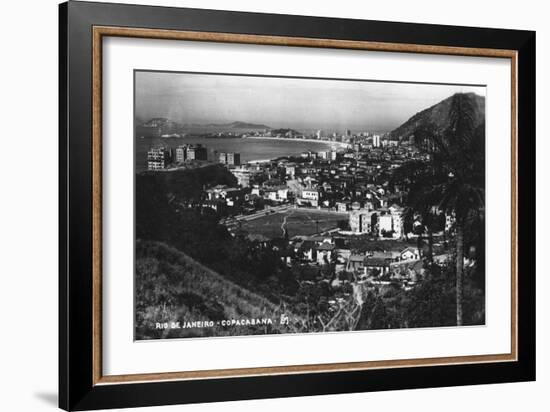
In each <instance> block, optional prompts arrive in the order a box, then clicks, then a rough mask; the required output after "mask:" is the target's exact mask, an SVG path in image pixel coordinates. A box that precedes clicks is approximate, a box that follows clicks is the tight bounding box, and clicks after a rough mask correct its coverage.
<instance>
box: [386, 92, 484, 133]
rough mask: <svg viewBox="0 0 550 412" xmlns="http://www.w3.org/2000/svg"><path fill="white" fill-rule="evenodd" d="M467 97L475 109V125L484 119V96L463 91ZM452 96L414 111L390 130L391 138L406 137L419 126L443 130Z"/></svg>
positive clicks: (447, 120) (446, 122)
mask: <svg viewBox="0 0 550 412" xmlns="http://www.w3.org/2000/svg"><path fill="white" fill-rule="evenodd" d="M464 96H465V97H466V98H467V99H471V100H473V102H474V104H475V107H476V110H475V119H474V121H475V126H476V127H477V126H479V125H480V124H481V123H482V122H483V121H484V120H485V97H483V96H479V95H477V94H475V93H465V94H464ZM452 99H453V96H451V97H448V98H447V99H445V100H442V101H441V102H439V103H437V104H435V105H433V106H431V107H429V108H427V109H425V110H422V111H421V112H419V113H416V114H415V115H414V116H412V117H411V118H410V119H409V120H407V121H406V122H405V123H403V124H402V125H401V126H399V127H398V128H397V129H395V130H394V131H392V132H390V138H391V139H392V140H403V139H408V138H409V137H410V136H411V135H414V132H415V130H416V129H417V128H418V127H419V126H428V125H432V126H434V127H435V129H436V130H443V129H445V128H446V127H447V126H448V125H449V109H450V108H451V102H452Z"/></svg>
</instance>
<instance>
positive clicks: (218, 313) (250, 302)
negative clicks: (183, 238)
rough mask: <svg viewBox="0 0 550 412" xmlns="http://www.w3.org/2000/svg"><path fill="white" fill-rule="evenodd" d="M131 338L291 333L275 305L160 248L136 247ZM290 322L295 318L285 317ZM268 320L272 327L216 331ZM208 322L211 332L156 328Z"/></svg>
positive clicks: (150, 243) (148, 244)
mask: <svg viewBox="0 0 550 412" xmlns="http://www.w3.org/2000/svg"><path fill="white" fill-rule="evenodd" d="M135 267H136V278H135V282H136V284H135V288H136V289H135V296H136V298H135V299H136V319H135V320H136V338H137V339H158V338H178V337H202V336H212V335H215V336H229V335H253V334H269V333H285V332H291V330H290V329H289V328H290V327H292V326H290V327H289V326H281V325H279V324H278V323H279V318H280V315H281V311H280V308H279V306H278V305H275V304H274V303H272V302H270V301H269V300H267V299H266V298H264V297H262V296H260V295H258V294H255V293H253V292H250V291H248V290H247V289H245V288H243V287H241V286H239V285H237V284H236V283H233V282H231V281H230V280H228V279H226V278H224V277H223V276H221V275H219V274H218V273H216V272H214V271H213V270H211V269H209V268H207V267H205V266H203V265H201V264H200V263H198V262H197V261H196V260H194V259H192V258H191V257H189V256H188V255H186V254H184V253H182V252H180V251H178V250H176V249H174V248H171V247H169V246H167V245H166V244H164V243H161V242H154V241H141V240H138V241H137V242H136V266H135ZM285 313H286V314H287V315H288V316H289V317H290V318H291V319H295V318H296V317H295V316H294V315H292V314H290V313H289V312H288V310H287V311H286V312H285ZM262 318H270V319H272V321H273V324H272V325H267V326H266V325H263V326H232V327H223V326H218V325H217V322H221V321H222V320H231V319H239V320H242V319H249V320H252V319H262ZM176 321H180V322H187V321H189V322H192V321H203V322H204V321H213V322H214V324H215V325H216V326H215V327H213V328H210V327H205V328H190V329H184V328H181V329H164V330H158V329H156V328H155V324H156V322H176Z"/></svg>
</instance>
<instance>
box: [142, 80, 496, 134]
mask: <svg viewBox="0 0 550 412" xmlns="http://www.w3.org/2000/svg"><path fill="white" fill-rule="evenodd" d="M135 76H136V77H135V102H136V108H135V110H136V117H137V118H139V119H141V120H142V121H147V120H149V119H151V118H153V117H166V118H169V119H170V120H173V121H176V122H179V123H200V124H208V123H231V122H234V121H243V122H248V123H259V124H264V125H267V126H269V127H272V128H292V129H296V130H299V131H300V130H317V129H321V130H328V131H344V130H346V129H350V130H352V131H390V130H393V129H394V128H396V127H398V126H399V125H401V124H402V123H403V122H405V121H406V120H408V119H409V118H410V117H411V116H413V115H414V114H415V113H417V112H419V111H421V110H424V109H426V108H428V107H430V106H432V105H434V104H436V103H438V102H440V101H441V100H444V99H446V98H447V97H449V96H451V95H453V94H454V93H458V92H474V93H477V94H479V95H482V96H484V95H485V87H481V86H465V85H439V84H414V83H388V82H374V81H357V80H334V79H329V80H326V79H303V78H301V79H297V78H281V77H258V76H240V75H238V76H234V75H220V74H197V73H168V72H144V71H138V72H136V73H135Z"/></svg>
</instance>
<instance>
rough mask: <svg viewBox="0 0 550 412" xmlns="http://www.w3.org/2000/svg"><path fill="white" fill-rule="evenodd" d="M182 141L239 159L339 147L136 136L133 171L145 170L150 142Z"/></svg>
mask: <svg viewBox="0 0 550 412" xmlns="http://www.w3.org/2000/svg"><path fill="white" fill-rule="evenodd" d="M184 144H202V145H203V146H205V147H206V148H207V151H208V160H213V161H215V160H217V156H216V153H217V152H235V153H240V154H241V163H244V162H249V161H253V160H266V159H275V158H277V157H282V156H299V155H300V153H302V152H305V151H308V150H311V151H315V152H319V151H325V150H331V149H339V148H340V146H339V145H338V144H335V143H331V142H315V141H313V142H312V141H307V142H303V141H300V140H292V139H284V140H275V139H270V138H266V139H262V138H251V139H248V138H238V137H236V138H215V137H193V136H189V137H184V138H171V137H169V138H157V137H144V138H138V139H136V172H141V171H144V170H147V150H149V148H150V147H151V146H159V145H163V146H166V147H171V148H176V147H178V146H181V145H184Z"/></svg>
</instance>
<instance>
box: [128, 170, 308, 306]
mask: <svg viewBox="0 0 550 412" xmlns="http://www.w3.org/2000/svg"><path fill="white" fill-rule="evenodd" d="M232 179H234V177H233V175H231V173H229V172H228V171H227V170H226V169H225V168H223V167H220V166H217V165H216V166H208V167H203V168H199V169H193V170H185V171H178V172H170V173H144V174H138V175H137V176H136V238H137V239H142V240H156V241H161V242H165V243H167V244H169V245H172V246H174V247H176V248H177V249H178V250H180V251H182V252H184V253H186V254H188V255H189V256H191V257H192V258H194V259H196V260H198V261H199V262H202V263H205V264H207V265H208V267H209V268H211V269H213V270H214V271H216V272H217V273H219V274H220V275H222V276H224V277H225V278H227V279H230V280H232V281H233V282H235V283H237V284H239V285H241V286H242V287H244V288H247V289H249V290H254V291H255V292H257V293H260V294H262V295H263V296H266V297H268V298H269V299H270V300H272V301H273V302H275V303H280V300H281V296H283V295H293V294H294V293H295V292H296V289H297V287H298V285H297V283H296V281H295V280H294V279H293V277H292V276H291V272H290V270H289V269H288V268H287V266H286V265H284V264H283V263H282V262H281V260H280V259H279V256H278V254H277V253H276V252H275V251H273V250H272V249H270V248H264V247H261V246H260V245H257V244H254V243H251V242H248V241H246V240H245V239H244V238H233V237H231V236H230V235H229V233H228V231H227V229H226V228H225V227H224V226H223V225H220V224H218V219H219V216H218V215H217V214H216V212H215V211H214V210H212V209H209V208H201V207H198V206H197V207H194V206H193V205H192V203H193V202H199V201H200V200H201V196H202V194H201V193H202V188H203V187H204V186H205V185H213V184H231V183H234V182H233V181H232ZM181 202H184V203H185V205H186V206H182V205H181ZM138 257H139V255H138Z"/></svg>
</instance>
